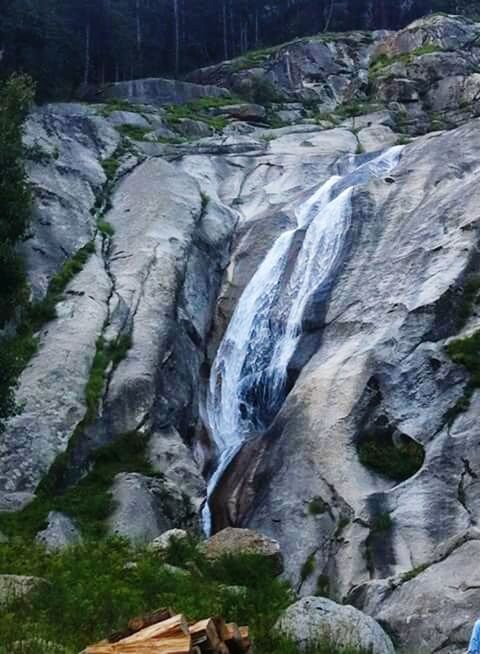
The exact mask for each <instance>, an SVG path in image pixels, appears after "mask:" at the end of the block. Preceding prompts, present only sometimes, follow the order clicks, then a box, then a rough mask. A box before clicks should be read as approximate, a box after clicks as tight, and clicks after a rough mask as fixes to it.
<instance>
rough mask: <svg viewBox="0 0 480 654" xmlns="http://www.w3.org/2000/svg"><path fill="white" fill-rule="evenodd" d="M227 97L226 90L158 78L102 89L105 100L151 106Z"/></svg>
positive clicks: (209, 85)
mask: <svg viewBox="0 0 480 654" xmlns="http://www.w3.org/2000/svg"><path fill="white" fill-rule="evenodd" d="M228 95H229V94H228V91H227V90H226V89H223V88H220V87H218V86H214V85H211V84H207V85H205V84H191V83H189V82H181V81H180V80H174V79H163V78H160V77H150V78H147V79H135V80H130V81H126V82H116V83H114V84H110V85H109V86H105V87H103V88H102V96H103V98H105V99H111V98H116V99H118V100H128V101H129V102H134V103H145V104H152V105H168V104H184V103H186V102H190V101H191V100H197V99H198V98H203V97H215V98H221V97H228Z"/></svg>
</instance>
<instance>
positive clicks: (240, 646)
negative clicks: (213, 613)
mask: <svg viewBox="0 0 480 654" xmlns="http://www.w3.org/2000/svg"><path fill="white" fill-rule="evenodd" d="M226 627H227V631H228V636H227V638H225V643H226V644H227V645H228V649H229V651H230V652H231V654H242V652H245V651H247V649H248V647H249V643H245V642H244V639H243V637H242V634H241V633H240V629H239V628H238V626H237V625H236V624H235V623H234V622H230V623H228V624H227V625H226Z"/></svg>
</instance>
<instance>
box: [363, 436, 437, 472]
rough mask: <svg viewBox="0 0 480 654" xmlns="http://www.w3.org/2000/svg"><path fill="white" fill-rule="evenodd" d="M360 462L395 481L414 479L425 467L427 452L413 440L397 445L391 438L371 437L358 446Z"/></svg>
mask: <svg viewBox="0 0 480 654" xmlns="http://www.w3.org/2000/svg"><path fill="white" fill-rule="evenodd" d="M357 451H358V455H359V458H360V462H361V463H362V464H363V465H364V466H366V467H367V468H370V469H372V470H374V471H375V472H378V473H380V474H381V475H383V476H384V477H388V478H389V479H393V480H394V481H404V480H405V479H408V478H409V477H412V476H413V475H414V474H415V473H416V472H418V470H420V468H421V467H422V465H423V462H424V459H425V452H424V449H423V447H422V446H421V445H420V444H419V443H417V442H416V441H414V440H413V439H408V440H404V442H403V443H402V444H400V445H395V444H394V443H393V441H392V439H391V437H389V436H379V435H375V434H373V435H370V436H368V437H367V438H364V439H362V440H361V441H360V442H359V443H358V444H357Z"/></svg>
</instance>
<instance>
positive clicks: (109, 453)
mask: <svg viewBox="0 0 480 654" xmlns="http://www.w3.org/2000/svg"><path fill="white" fill-rule="evenodd" d="M147 443H148V436H147V435H145V434H140V433H138V432H128V433H126V434H124V435H123V436H122V437H121V438H119V439H117V440H116V441H115V442H114V443H112V444H110V445H107V446H105V447H103V448H100V449H98V450H97V451H96V452H95V453H94V454H93V456H92V461H91V470H90V472H89V473H88V474H87V475H86V477H84V478H83V479H82V480H81V481H80V482H79V483H78V484H77V485H76V486H73V487H71V488H69V489H68V490H66V491H65V492H63V493H59V492H58V488H57V483H56V481H57V480H56V479H55V474H54V472H52V473H51V474H50V475H49V476H48V477H47V478H46V479H44V481H43V482H42V484H41V485H40V486H39V488H38V491H37V496H36V498H35V499H34V500H33V502H32V503H31V504H29V505H27V506H26V507H25V508H24V509H23V510H22V511H19V512H18V513H0V530H1V531H2V532H3V533H5V534H6V535H8V536H11V537H15V538H21V539H22V541H25V542H26V541H31V540H33V538H34V536H35V534H36V533H38V531H40V530H41V529H43V528H44V527H45V525H46V520H47V515H48V513H49V511H60V512H62V513H65V514H67V515H69V516H70V517H72V518H73V519H74V520H75V521H76V523H77V524H78V526H79V528H80V529H81V531H82V534H83V535H84V536H86V537H87V538H101V537H103V536H104V535H105V521H106V519H107V517H108V516H109V515H110V514H111V512H112V508H113V507H112V499H111V496H110V490H111V487H112V483H113V480H114V478H115V476H116V475H117V474H118V473H120V472H138V473H141V474H144V475H147V476H150V477H154V476H156V473H155V472H154V471H153V470H152V467H151V466H150V464H149V463H148V461H147V457H146V447H147ZM57 470H58V463H57Z"/></svg>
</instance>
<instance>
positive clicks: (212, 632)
mask: <svg viewBox="0 0 480 654" xmlns="http://www.w3.org/2000/svg"><path fill="white" fill-rule="evenodd" d="M189 631H190V635H191V637H192V643H193V645H203V644H206V646H207V649H210V650H216V649H217V647H218V646H219V645H220V642H221V641H220V638H219V636H218V633H217V628H216V627H215V622H214V621H213V620H212V619H211V618H207V619H206V620H200V621H199V622H195V624H193V625H191V626H190V627H189Z"/></svg>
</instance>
